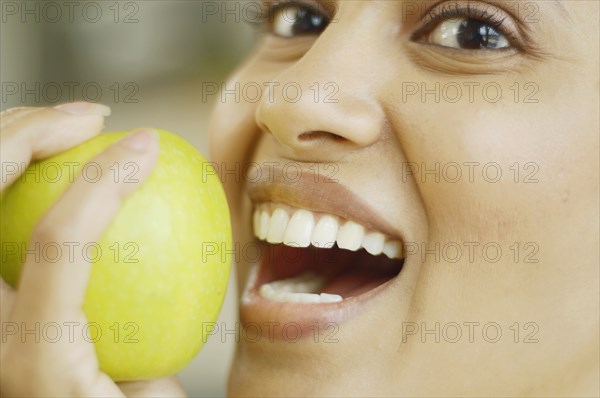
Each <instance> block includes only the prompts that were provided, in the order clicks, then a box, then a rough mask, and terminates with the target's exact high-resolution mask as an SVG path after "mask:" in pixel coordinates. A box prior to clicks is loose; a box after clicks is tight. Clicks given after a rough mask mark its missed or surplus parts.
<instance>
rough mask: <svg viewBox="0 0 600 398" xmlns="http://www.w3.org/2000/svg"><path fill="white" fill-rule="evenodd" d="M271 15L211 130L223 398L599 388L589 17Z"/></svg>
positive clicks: (352, 4)
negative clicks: (221, 224) (229, 284)
mask: <svg viewBox="0 0 600 398" xmlns="http://www.w3.org/2000/svg"><path fill="white" fill-rule="evenodd" d="M281 3H283V4H278V3H276V2H272V1H270V2H266V3H265V4H264V6H265V7H271V9H270V11H269V12H268V13H267V12H266V11H263V16H264V17H265V19H266V20H265V21H264V24H265V26H266V27H267V30H268V32H267V33H266V34H265V36H264V39H263V40H262V42H261V43H260V45H259V47H258V48H257V50H256V52H255V53H254V54H253V56H252V57H251V58H250V59H249V60H248V61H247V62H246V63H245V64H244V65H243V66H242V68H241V69H239V71H238V72H237V73H236V74H235V75H234V76H233V77H232V78H231V80H230V81H229V82H228V83H227V90H228V91H224V92H223V93H222V95H221V98H222V100H221V101H220V103H219V104H218V106H217V107H216V110H215V113H214V115H213V119H212V123H211V139H212V144H211V145H212V151H213V152H212V155H213V160H214V161H215V162H216V163H217V165H218V169H219V170H218V171H219V172H220V174H221V177H222V179H223V181H224V184H225V188H226V191H227V195H228V199H229V201H230V206H231V212H232V217H233V223H234V225H233V226H234V231H235V236H234V238H235V239H234V240H235V242H236V247H235V248H234V249H236V255H235V256H236V258H235V260H236V265H237V272H238V277H239V279H238V282H239V286H240V295H241V303H240V317H241V323H242V326H243V328H242V330H241V335H240V343H239V345H238V347H237V351H236V356H235V360H234V365H233V368H232V371H231V376H230V382H229V390H230V394H232V395H244V394H247V395H254V396H261V395H262V396H268V395H290V394H291V395H296V396H301V395H320V396H324V395H336V396H358V395H370V396H382V395H398V394H406V395H429V396H431V395H481V394H486V393H487V394H490V393H492V394H493V395H511V394H519V395H522V394H531V395H540V394H544V393H545V392H549V391H550V392H552V393H553V394H558V393H559V392H565V393H570V394H578V393H585V392H589V391H590V390H591V389H593V388H596V389H597V388H598V387H597V386H598V384H597V383H598V381H597V380H596V375H597V366H598V356H597V354H598V339H597V336H598V331H599V328H598V311H599V308H598V300H597V298H598V290H599V286H598V281H599V275H598V261H599V258H598V243H599V242H598V229H597V228H598V216H599V215H598V169H599V164H598V130H599V123H598V107H599V103H598V92H599V77H598V74H599V73H598V56H599V54H598V41H597V39H598V12H599V3H598V2H594V1H550V0H547V1H546V0H544V1H514V0H510V1H508V0H507V1H461V0H458V1H457V0H451V1H403V0H397V1H329V2H316V1H299V2H295V3H293V4H291V5H290V4H289V3H284V2H281ZM286 4H287V5H286ZM259 96H260V97H259ZM282 241H283V242H284V243H281V242H282ZM259 242H260V243H259ZM334 242H335V245H334V246H333V247H331V248H327V247H325V248H319V249H317V248H315V246H331V245H333V244H334ZM291 246H300V247H301V248H297V247H295V248H294V247H291ZM305 246H308V247H305ZM340 247H342V249H340ZM367 250H368V251H367ZM382 251H383V253H381V252H382ZM259 255H260V256H259ZM257 257H259V258H257ZM399 258H401V259H403V260H400V259H399ZM276 281H280V282H278V283H277V282H276ZM310 293H312V294H310ZM321 293H325V294H321ZM592 391H594V390H592Z"/></svg>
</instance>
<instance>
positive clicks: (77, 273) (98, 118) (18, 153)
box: [0, 102, 185, 397]
mask: <svg viewBox="0 0 600 398" xmlns="http://www.w3.org/2000/svg"><path fill="white" fill-rule="evenodd" d="M109 114H110V109H109V108H107V107H105V106H103V105H100V104H90V103H85V102H77V103H69V104H63V105H59V106H56V107H54V108H14V109H9V110H7V111H5V112H2V113H1V114H0V119H1V136H0V143H1V145H0V148H1V152H0V155H1V157H0V159H1V161H2V164H3V167H2V173H3V175H2V183H1V185H0V189H2V190H4V189H5V188H6V187H7V186H9V185H10V184H11V183H12V182H13V181H14V180H15V179H16V178H17V177H18V175H10V176H8V175H4V171H5V167H4V165H5V164H17V165H24V164H25V165H26V164H29V163H30V162H31V161H32V160H37V159H43V158H46V157H49V156H52V155H54V154H57V153H59V152H61V151H64V150H66V149H68V148H70V147H73V146H75V145H77V144H80V143H82V142H84V141H86V140H88V139H89V138H91V137H93V136H95V135H97V134H98V133H99V132H100V131H101V129H102V128H103V126H104V117H105V116H108V115H109ZM157 157H158V142H157V139H156V135H155V134H154V133H153V132H152V131H147V130H142V131H137V132H135V133H132V134H130V135H129V136H127V137H126V138H125V139H123V140H121V141H119V142H118V143H116V144H114V145H112V146H111V147H109V148H107V149H106V150H105V151H104V152H102V153H101V154H99V155H98V156H97V157H96V158H95V159H94V161H95V162H97V163H98V164H99V165H100V166H101V167H102V169H103V170H106V172H104V173H102V175H103V176H107V177H101V178H100V180H99V181H97V182H95V183H91V182H86V181H85V180H84V179H83V178H78V179H76V180H75V181H74V182H73V184H71V186H69V188H68V189H67V191H66V192H65V193H64V194H63V195H62V197H61V198H60V199H59V200H58V201H57V202H56V203H55V204H54V205H53V206H52V207H51V208H50V210H49V211H48V212H47V213H46V214H45V215H44V217H43V218H42V220H41V221H40V222H39V223H38V225H37V227H36V229H35V231H34V232H33V236H32V238H31V244H32V246H31V247H34V246H33V245H34V244H35V243H39V244H40V246H39V247H44V244H46V243H50V242H56V243H59V244H61V243H64V242H94V241H97V240H98V239H99V238H100V237H101V236H102V234H103V232H104V230H105V229H106V228H107V227H108V225H109V224H110V222H111V220H112V219H113V217H114V216H115V215H116V213H117V212H118V210H119V207H120V206H121V203H122V201H123V200H124V198H125V197H126V196H127V195H128V194H130V193H131V192H132V191H133V190H134V189H135V188H136V186H137V185H138V184H139V183H123V182H122V181H119V182H116V181H114V180H113V179H111V178H109V176H110V175H111V174H110V173H109V172H108V167H110V165H112V164H114V163H115V162H119V161H121V162H122V161H128V162H131V161H134V162H136V163H137V164H138V165H139V174H138V176H139V178H138V180H139V181H140V182H142V181H143V180H144V179H145V178H146V177H147V176H148V175H149V174H150V173H151V171H152V169H153V167H154V165H155V163H156V160H157ZM21 169H24V167H21ZM21 171H24V170H21ZM32 259H33V260H35V256H27V259H26V262H25V264H24V265H23V269H22V272H21V278H20V282H19V287H18V289H17V290H14V289H12V288H11V287H10V286H8V285H7V284H6V283H5V282H4V281H3V280H1V279H0V299H1V306H0V324H1V325H2V340H1V342H0V380H2V383H1V386H0V390H1V391H0V392H1V395H2V396H28V397H35V396H60V397H75V396H76V397H89V396H98V397H123V396H170V397H172V396H185V393H184V392H183V390H182V389H181V387H180V386H179V384H178V383H177V381H176V380H175V378H165V379H160V380H153V381H143V382H128V383H114V382H113V381H112V380H111V379H110V378H109V377H108V376H107V375H106V374H104V373H103V372H102V371H100V368H99V364H98V359H97V357H96V353H95V350H94V345H93V343H90V342H87V341H85V340H84V339H83V336H82V333H74V334H73V338H69V336H68V335H67V333H66V331H64V332H63V333H62V334H63V337H62V338H60V339H59V340H58V341H56V342H49V341H45V340H46V339H44V338H39V339H37V342H36V336H35V334H36V333H37V334H38V335H39V330H40V328H42V327H43V326H44V325H45V324H48V323H49V322H55V323H57V324H58V325H63V324H64V323H65V322H77V323H78V325H85V324H86V319H85V315H84V314H83V311H82V304H83V300H84V295H85V292H86V289H87V282H88V277H89V275H90V271H91V265H90V264H89V263H88V262H86V261H85V260H84V259H83V257H82V258H76V259H75V261H72V260H73V258H70V259H69V261H66V259H65V261H61V259H59V260H58V261H56V262H52V263H51V262H48V261H44V258H43V256H41V259H40V257H39V256H38V259H37V260H38V262H36V261H32ZM8 324H10V325H16V326H17V327H18V328H19V332H17V333H16V334H11V333H6V330H5V329H6V328H5V325H8ZM36 325H38V326H37V331H38V332H30V333H29V334H23V333H21V331H22V330H36ZM81 327H82V326H81ZM81 327H80V329H79V330H81Z"/></svg>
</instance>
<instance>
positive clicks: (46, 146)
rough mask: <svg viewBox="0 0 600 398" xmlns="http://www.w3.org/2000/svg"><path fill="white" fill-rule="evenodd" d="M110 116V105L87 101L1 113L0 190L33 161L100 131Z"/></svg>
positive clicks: (80, 141)
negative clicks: (0, 162) (105, 118)
mask: <svg viewBox="0 0 600 398" xmlns="http://www.w3.org/2000/svg"><path fill="white" fill-rule="evenodd" d="M108 115H110V108H108V107H106V106H104V105H100V104H92V103H87V102H74V103H68V104H63V105H58V106H56V107H54V108H13V109H9V110H7V111H5V112H2V113H1V114H0V124H1V127H2V129H1V132H2V134H1V139H2V145H1V146H0V159H2V179H1V181H0V190H3V189H4V188H5V187H7V186H8V185H10V184H11V183H12V182H13V181H14V180H15V179H16V178H17V177H18V176H19V175H20V174H21V173H22V172H23V171H24V170H25V168H26V167H27V165H29V162H30V161H31V160H35V159H42V158H45V157H48V156H51V155H53V154H56V153H58V152H62V151H64V150H66V149H68V148H71V147H73V146H75V145H77V144H80V143H82V142H84V141H86V140H88V139H89V138H91V137H93V136H94V135H96V134H98V133H99V132H100V131H101V130H102V128H103V127H104V117H105V116H108Z"/></svg>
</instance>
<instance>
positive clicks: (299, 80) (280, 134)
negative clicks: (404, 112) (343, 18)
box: [255, 29, 385, 161]
mask: <svg viewBox="0 0 600 398" xmlns="http://www.w3.org/2000/svg"><path fill="white" fill-rule="evenodd" d="M328 35H329V36H330V37H327V36H328ZM334 35H335V32H334V31H330V30H329V29H328V30H326V31H325V32H324V33H323V34H322V35H321V37H320V38H319V39H318V40H317V41H315V43H314V44H313V46H312V47H311V49H310V50H308V52H307V53H305V54H304V56H303V57H302V58H301V59H300V60H299V61H297V62H296V63H295V64H293V65H291V66H290V67H288V68H287V69H285V70H284V71H283V72H282V73H280V74H279V75H278V76H277V78H276V79H274V82H270V84H269V85H268V86H269V91H267V92H265V95H263V98H262V99H261V101H260V103H259V104H258V107H257V109H256V113H255V121H256V124H257V125H258V127H259V128H260V129H261V130H262V131H264V132H267V133H271V134H272V135H273V136H274V137H275V138H276V139H277V141H279V143H281V144H282V145H284V146H286V147H288V148H289V150H291V152H292V153H293V154H294V156H296V157H297V158H298V159H307V160H313V161H316V160H317V159H326V160H333V159H332V157H334V156H335V154H338V153H340V152H339V151H338V152H336V151H337V150H338V149H341V148H346V149H349V148H352V149H358V148H363V147H367V146H370V145H371V144H373V143H375V142H377V141H378V140H379V139H380V138H381V135H382V131H383V128H384V124H385V113H384V111H383V108H382V106H381V105H380V103H379V101H378V98H377V96H376V93H377V87H376V84H371V83H372V80H373V79H368V78H365V77H366V76H369V75H372V74H373V73H374V71H376V70H377V67H376V65H373V64H369V58H371V57H365V56H364V54H363V55H360V54H358V53H357V52H356V51H355V50H354V49H355V48H356V47H354V46H350V47H349V46H346V47H345V48H339V46H337V48H336V46H335V45H334V44H333V43H335V40H334V39H335V38H334V37H333V36H334ZM358 47H360V48H364V47H361V46H358ZM367 48H368V47H367ZM372 68H375V69H372Z"/></svg>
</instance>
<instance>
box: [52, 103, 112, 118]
mask: <svg viewBox="0 0 600 398" xmlns="http://www.w3.org/2000/svg"><path fill="white" fill-rule="evenodd" d="M54 108H55V109H58V110H60V111H63V112H66V113H70V114H71V115H78V116H82V115H100V116H110V108H109V107H108V106H106V105H102V104H94V103H91V102H83V101H80V102H69V103H67V104H61V105H57V106H55V107H54Z"/></svg>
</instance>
